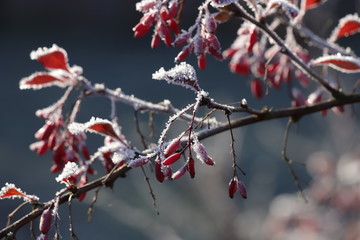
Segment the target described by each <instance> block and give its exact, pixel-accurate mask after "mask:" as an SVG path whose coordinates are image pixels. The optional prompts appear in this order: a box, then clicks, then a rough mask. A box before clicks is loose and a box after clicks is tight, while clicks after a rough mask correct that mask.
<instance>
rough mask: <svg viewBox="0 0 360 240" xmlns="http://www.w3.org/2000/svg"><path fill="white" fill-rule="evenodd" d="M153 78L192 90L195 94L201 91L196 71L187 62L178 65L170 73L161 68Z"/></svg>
mask: <svg viewBox="0 0 360 240" xmlns="http://www.w3.org/2000/svg"><path fill="white" fill-rule="evenodd" d="M152 78H153V79H155V80H165V81H166V82H168V83H169V84H175V85H180V86H182V87H185V88H190V89H192V90H193V91H195V92H198V91H200V90H201V88H200V86H199V84H198V80H197V77H196V72H195V69H194V68H193V67H192V66H191V65H190V64H187V63H185V62H182V63H180V64H179V65H176V66H175V67H173V68H171V69H170V70H168V71H166V70H165V69H164V68H160V69H159V70H158V71H156V72H155V73H153V75H152Z"/></svg>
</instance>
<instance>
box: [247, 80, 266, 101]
mask: <svg viewBox="0 0 360 240" xmlns="http://www.w3.org/2000/svg"><path fill="white" fill-rule="evenodd" d="M250 89H251V94H252V95H253V96H254V97H256V98H258V99H259V98H262V96H263V89H262V85H261V82H260V81H259V80H258V79H254V80H252V81H251V83H250Z"/></svg>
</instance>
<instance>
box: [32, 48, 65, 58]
mask: <svg viewBox="0 0 360 240" xmlns="http://www.w3.org/2000/svg"><path fill="white" fill-rule="evenodd" d="M53 52H61V53H62V54H63V55H64V57H65V58H67V53H66V51H65V50H64V49H62V48H60V47H59V46H58V45H56V44H53V45H52V47H51V48H47V47H43V48H38V49H37V50H36V51H32V52H31V53H30V58H31V60H37V59H38V58H40V57H43V56H45V55H47V54H51V53H53Z"/></svg>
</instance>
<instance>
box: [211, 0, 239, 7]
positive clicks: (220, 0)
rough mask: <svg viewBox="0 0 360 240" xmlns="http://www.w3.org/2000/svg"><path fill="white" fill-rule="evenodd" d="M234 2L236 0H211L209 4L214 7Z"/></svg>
mask: <svg viewBox="0 0 360 240" xmlns="http://www.w3.org/2000/svg"><path fill="white" fill-rule="evenodd" d="M234 2H237V0H212V1H211V5H213V6H214V7H224V6H226V5H229V4H231V3H234Z"/></svg>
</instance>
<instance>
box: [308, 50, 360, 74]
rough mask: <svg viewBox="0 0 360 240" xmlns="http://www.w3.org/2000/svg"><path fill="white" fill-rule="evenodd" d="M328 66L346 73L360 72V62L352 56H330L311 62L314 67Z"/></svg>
mask: <svg viewBox="0 0 360 240" xmlns="http://www.w3.org/2000/svg"><path fill="white" fill-rule="evenodd" d="M323 64H328V65H329V66H330V67H332V68H334V69H336V70H338V71H341V72H345V73H354V72H360V60H359V59H357V58H354V57H352V56H342V55H340V54H337V55H329V56H323V57H319V58H317V59H314V60H313V61H312V62H311V65H312V66H317V65H323Z"/></svg>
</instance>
